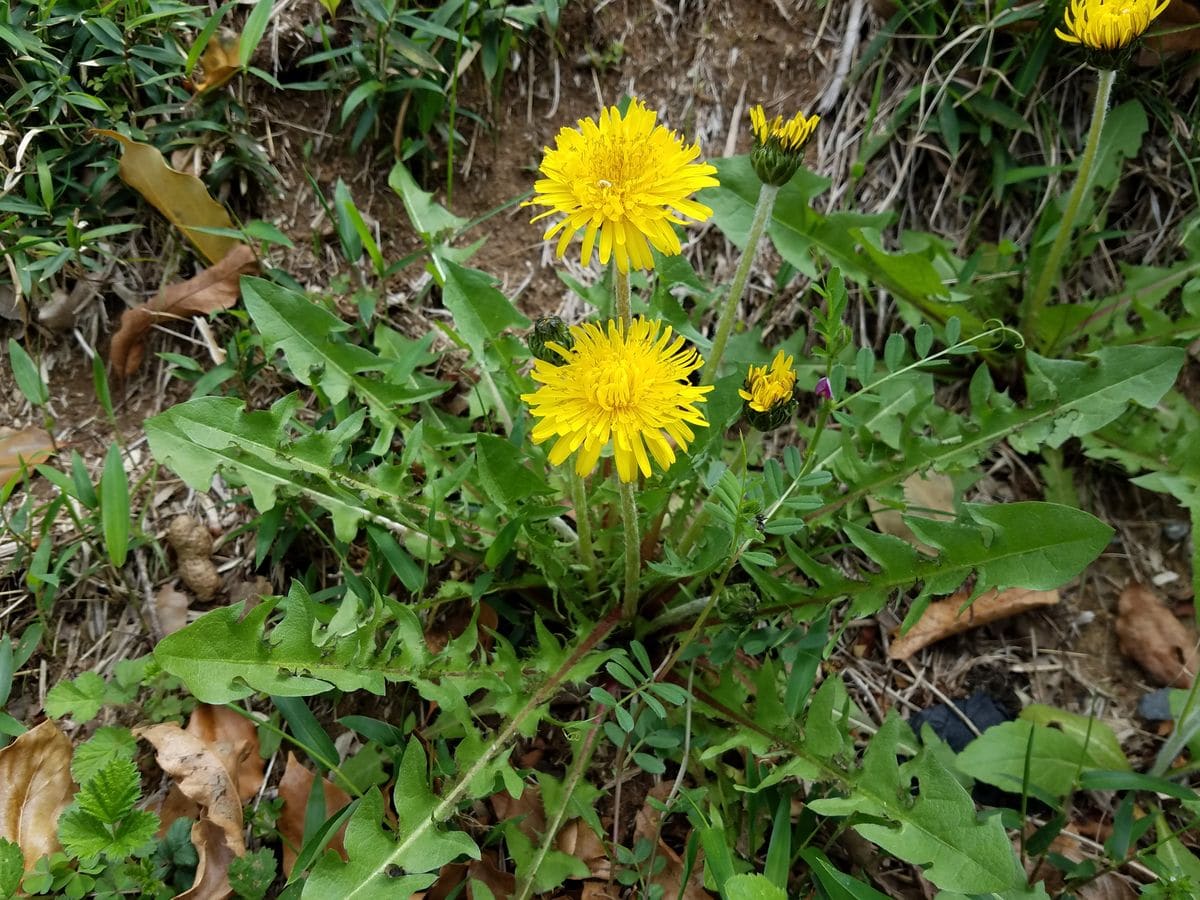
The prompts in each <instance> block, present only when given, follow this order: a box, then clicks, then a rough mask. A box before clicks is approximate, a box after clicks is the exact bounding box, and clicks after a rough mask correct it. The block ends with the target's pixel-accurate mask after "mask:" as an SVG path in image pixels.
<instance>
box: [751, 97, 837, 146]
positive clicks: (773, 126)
mask: <svg viewBox="0 0 1200 900" xmlns="http://www.w3.org/2000/svg"><path fill="white" fill-rule="evenodd" d="M820 121H821V117H820V116H818V115H811V116H809V117H808V118H805V117H804V113H796V115H794V116H792V118H791V119H790V120H789V121H787V122H784V121H783V116H776V117H775V118H774V119H772V120H771V121H770V122H768V121H767V113H766V111H765V110H764V109H763V108H762V104H761V103H759V104H758V105H756V106H752V107H750V125H751V127H752V128H753V129H754V137H755V138H756V139H757V140H758V142H759V143H760V144H766V143H769V142H770V141H771V139H772V138H774V139H775V140H776V141H778V142H779V146H780V147H782V148H783V149H784V150H793V151H794V150H799V149H801V148H802V147H803V146H804V145H805V144H807V143H808V139H809V138H810V137H812V135H813V132H814V131H816V130H817V123H818V122H820Z"/></svg>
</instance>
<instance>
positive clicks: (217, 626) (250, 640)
mask: <svg viewBox="0 0 1200 900" xmlns="http://www.w3.org/2000/svg"><path fill="white" fill-rule="evenodd" d="M281 604H282V606H283V608H284V613H283V618H282V619H280V620H279V621H278V623H277V624H275V625H274V627H271V626H269V625H268V619H269V618H270V617H271V614H272V613H273V612H274V611H275V609H276V608H277V607H279V606H280V605H281ZM313 606H314V603H313V601H312V599H311V598H310V597H309V596H308V594H307V592H306V591H304V589H303V588H302V587H301V586H299V585H298V584H297V585H295V586H293V588H292V592H291V594H290V595H289V596H288V597H287V599H286V600H285V599H284V598H281V597H269V598H266V599H264V600H263V602H261V603H259V604H258V605H257V606H255V607H254V608H253V609H251V610H250V611H249V612H245V614H244V615H243V613H244V604H242V603H235V604H233V605H231V606H227V607H223V608H221V609H215V610H213V611H212V612H209V613H206V614H205V615H203V616H201V617H200V618H199V619H197V620H196V621H195V622H193V623H192V624H191V625H189V626H187V627H186V628H184V629H183V630H182V631H177V632H175V633H174V634H171V635H168V636H167V637H165V638H163V639H162V640H161V641H159V643H158V646H157V647H156V648H155V649H154V658H155V659H156V660H157V661H158V664H159V665H160V666H162V668H163V670H164V671H166V672H169V673H170V674H172V675H174V676H176V677H177V678H179V679H181V680H182V681H183V683H184V684H186V685H187V687H188V690H190V691H191V692H192V694H194V695H195V696H196V698H197V699H198V700H200V701H202V702H204V703H213V704H220V703H232V702H233V701H235V700H241V699H242V698H244V697H248V696H250V695H251V694H253V693H254V692H255V691H262V692H263V693H267V694H272V695H275V696H280V697H307V696H311V695H313V694H321V693H324V692H325V691H329V690H332V689H333V688H335V687H336V688H338V689H340V690H343V691H355V690H366V691H370V692H371V693H373V694H379V695H382V694H383V691H384V671H383V668H384V667H383V663H382V661H381V660H380V659H379V658H378V656H377V655H376V653H375V651H374V646H373V642H372V641H371V640H369V639H366V640H362V639H360V637H361V636H360V634H359V633H358V631H356V630H351V633H350V634H348V635H336V634H330V633H329V632H327V631H326V630H325V629H322V628H320V627H318V626H317V624H316V623H317V619H316V616H315V615H314V612H313ZM364 631H365V629H364ZM314 634H315V635H317V638H318V639H317V640H314Z"/></svg>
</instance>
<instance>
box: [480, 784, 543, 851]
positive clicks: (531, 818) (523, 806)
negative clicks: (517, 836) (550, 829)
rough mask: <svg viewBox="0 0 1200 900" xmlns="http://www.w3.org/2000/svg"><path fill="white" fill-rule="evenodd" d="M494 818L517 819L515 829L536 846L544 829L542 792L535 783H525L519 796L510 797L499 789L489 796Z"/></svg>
mask: <svg viewBox="0 0 1200 900" xmlns="http://www.w3.org/2000/svg"><path fill="white" fill-rule="evenodd" d="M489 799H490V800H491V801H492V809H493V811H495V813H496V820H497V821H499V822H504V821H506V820H508V819H516V820H517V823H516V824H517V829H518V830H519V831H520V832H521V833H522V834H523V835H525V837H527V838H529V840H531V841H533V843H534V845H535V846H536V845H537V843H538V842H539V841H541V839H542V835H543V834H544V833H545V831H546V810H545V808H544V807H543V806H542V793H541V791H540V790H538V788H537V786H536V785H526V786H525V790H523V791H521V796H520V797H512V796H510V795H509V794H508V793H507V792H506V791H499V792H498V793H495V794H492V796H491V797H490V798H489Z"/></svg>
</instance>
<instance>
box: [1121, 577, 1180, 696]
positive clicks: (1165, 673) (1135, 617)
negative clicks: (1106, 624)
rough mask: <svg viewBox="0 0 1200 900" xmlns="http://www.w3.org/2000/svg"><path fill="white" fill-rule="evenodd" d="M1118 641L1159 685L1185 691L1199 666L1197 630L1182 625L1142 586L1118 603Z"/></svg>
mask: <svg viewBox="0 0 1200 900" xmlns="http://www.w3.org/2000/svg"><path fill="white" fill-rule="evenodd" d="M1117 641H1118V642H1119V643H1120V645H1121V652H1122V653H1124V654H1125V655H1126V656H1128V657H1129V658H1130V659H1132V660H1134V661H1135V662H1136V663H1137V664H1138V665H1139V666H1141V667H1142V668H1143V669H1145V670H1146V673H1147V674H1148V675H1149V676H1150V677H1151V678H1152V679H1154V681H1155V682H1156V683H1158V684H1161V685H1165V686H1167V687H1177V688H1186V687H1189V686H1190V685H1191V683H1192V679H1193V678H1194V677H1195V676H1196V671H1197V669H1198V668H1200V666H1198V663H1200V658H1198V656H1197V652H1196V644H1197V637H1196V629H1195V628H1193V627H1192V626H1191V625H1185V624H1184V623H1183V622H1180V621H1179V620H1178V619H1177V618H1175V616H1174V615H1172V613H1171V611H1170V610H1169V609H1167V607H1166V606H1164V605H1163V603H1162V602H1161V601H1160V600H1159V599H1158V594H1156V593H1155V592H1154V591H1152V590H1150V589H1149V588H1148V587H1146V586H1145V585H1142V584H1138V583H1137V582H1134V583H1133V584H1131V585H1129V587H1127V588H1126V589H1125V590H1124V591H1123V592H1122V594H1121V597H1120V599H1119V600H1118V601H1117Z"/></svg>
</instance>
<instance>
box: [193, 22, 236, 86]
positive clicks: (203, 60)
mask: <svg viewBox="0 0 1200 900" xmlns="http://www.w3.org/2000/svg"><path fill="white" fill-rule="evenodd" d="M241 54H242V38H241V35H237V34H222V35H213V37H212V38H210V39H209V42H208V44H207V45H206V46H205V48H204V52H203V53H202V54H200V66H201V68H202V69H203V70H204V74H203V76H201V77H200V78H198V79H196V80H195V81H193V82H192V90H193V91H195V92H196V93H197V94H203V93H204V92H205V91H211V90H213V89H214V88H219V87H220V86H221V85H223V84H224V83H225V82H227V81H228V80H229V79H230V78H232V77H233V76H234V75H236V74H237V73H238V70H239V69H241V67H242V64H241Z"/></svg>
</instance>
